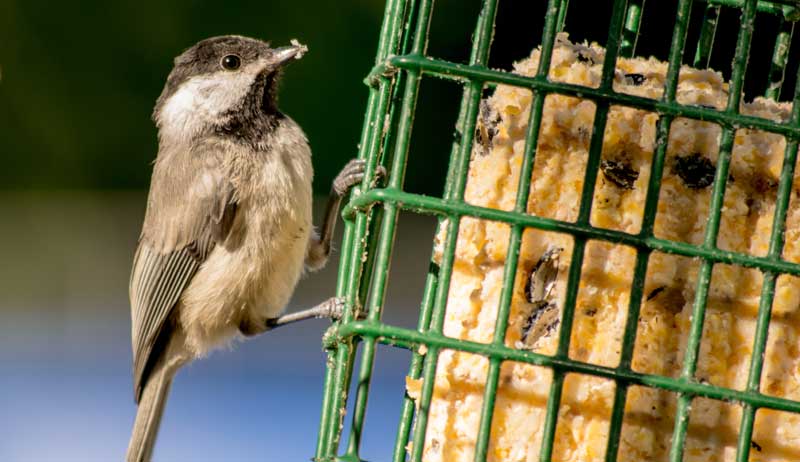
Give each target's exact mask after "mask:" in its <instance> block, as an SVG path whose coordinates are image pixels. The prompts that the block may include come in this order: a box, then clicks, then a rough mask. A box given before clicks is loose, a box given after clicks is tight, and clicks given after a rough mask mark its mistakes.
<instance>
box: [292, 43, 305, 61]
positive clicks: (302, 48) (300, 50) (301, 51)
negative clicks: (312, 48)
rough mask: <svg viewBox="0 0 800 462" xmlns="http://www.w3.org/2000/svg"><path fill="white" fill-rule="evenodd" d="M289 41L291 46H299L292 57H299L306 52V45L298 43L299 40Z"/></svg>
mask: <svg viewBox="0 0 800 462" xmlns="http://www.w3.org/2000/svg"><path fill="white" fill-rule="evenodd" d="M289 43H291V44H292V46H293V47H297V48H299V50H298V51H297V53H296V54H295V55H294V59H300V58H302V57H303V55H304V54H306V53H308V47H307V46H305V45H303V44H302V43H300V41H299V40H297V39H291V40H290V41H289Z"/></svg>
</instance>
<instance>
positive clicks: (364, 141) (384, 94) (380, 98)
mask: <svg viewBox="0 0 800 462" xmlns="http://www.w3.org/2000/svg"><path fill="white" fill-rule="evenodd" d="M406 3H407V1H404V0H389V1H387V4H386V9H385V12H384V19H383V25H382V27H381V33H380V37H379V40H378V50H377V53H376V63H382V62H383V60H385V59H386V58H387V57H388V56H389V55H390V54H392V53H393V52H396V49H397V45H398V39H399V33H398V30H399V28H400V27H401V26H402V22H403V19H404V15H403V14H402V12H403V11H404V7H405V5H406ZM390 92H391V82H390V81H389V80H388V79H382V81H381V82H380V87H379V88H377V89H376V88H370V92H369V101H368V105H367V113H366V115H365V119H364V126H363V129H362V135H361V143H360V149H359V158H362V159H368V160H369V159H370V158H371V157H372V158H375V159H377V156H371V155H370V153H371V152H373V151H375V150H376V149H378V148H379V144H380V140H379V139H377V140H376V139H375V138H376V137H377V133H376V132H377V131H375V130H371V125H372V124H374V123H375V122H376V120H381V119H382V117H383V115H384V114H385V113H386V106H387V103H388V99H389V96H390ZM378 133H379V132H378ZM370 164H371V165H370ZM374 168H375V165H374V161H373V162H369V163H368V166H367V172H365V173H366V175H365V176H366V177H367V178H371V175H373V174H374ZM366 227H367V220H366V216H365V214H364V213H359V214H358V215H357V217H356V222H355V223H352V222H349V221H348V222H346V223H345V235H344V240H343V245H342V258H341V263H340V267H339V279H338V282H337V295H338V296H343V295H344V296H346V299H347V302H348V306H349V307H351V308H356V303H357V302H356V301H355V300H354V294H356V293H357V291H358V289H357V287H355V286H357V284H358V277H357V276H358V272H357V269H356V270H355V271H354V268H353V266H354V264H357V262H358V261H359V260H358V257H360V255H356V258H354V254H359V253H360V252H359V250H358V249H359V247H361V246H360V245H358V243H360V242H361V241H363V239H362V236H363V235H364V232H365V230H366ZM354 274H355V276H356V278H355V280H354V278H353V276H354ZM352 311H354V310H353V309H351V310H347V312H346V313H345V315H344V320H343V321H345V322H346V321H349V320H350V319H352ZM354 352H355V350H354V345H353V344H352V342H342V343H340V344H339V345H338V346H337V348H336V350H335V351H334V352H330V353H329V358H330V357H331V356H333V355H334V354H335V361H334V365H333V367H329V368H328V371H327V372H326V377H325V384H326V388H325V396H324V397H323V410H322V413H321V414H322V416H321V419H320V435H319V440H318V444H317V451H316V457H317V459H326V458H330V457H333V456H334V454H335V451H336V450H337V447H338V440H339V436H340V431H341V422H342V419H343V417H344V416H343V415H342V413H341V412H339V411H340V409H342V408H343V407H344V403H345V399H346V394H347V390H348V387H349V382H350V377H351V371H352V365H353V358H354Z"/></svg>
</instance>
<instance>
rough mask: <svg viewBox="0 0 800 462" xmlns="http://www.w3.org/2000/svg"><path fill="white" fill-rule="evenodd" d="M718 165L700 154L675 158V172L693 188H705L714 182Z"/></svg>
mask: <svg viewBox="0 0 800 462" xmlns="http://www.w3.org/2000/svg"><path fill="white" fill-rule="evenodd" d="M715 171H716V167H715V166H714V164H713V163H711V161H710V160H708V159H707V158H706V157H703V156H701V155H700V154H697V153H694V154H691V155H688V156H683V157H678V158H677V159H676V160H675V173H677V174H678V176H679V177H680V178H681V180H683V183H684V184H685V185H686V186H687V187H689V188H691V189H703V188H706V187H708V186H710V185H711V184H712V183H714V172H715Z"/></svg>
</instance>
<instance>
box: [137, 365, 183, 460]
mask: <svg viewBox="0 0 800 462" xmlns="http://www.w3.org/2000/svg"><path fill="white" fill-rule="evenodd" d="M178 367H179V365H178V364H175V361H169V360H167V361H163V360H162V361H159V362H158V363H157V364H156V367H155V368H153V372H152V374H151V375H150V377H148V379H147V382H146V383H145V385H144V389H143V390H142V395H141V397H140V398H139V409H138V410H137V411H136V421H135V422H134V424H133V432H132V433H131V441H130V443H128V455H127V457H126V460H127V462H149V461H150V457H151V456H152V454H153V446H155V444H156V436H157V435H158V427H159V425H160V424H161V416H162V415H163V414H164V406H165V405H166V404H167V396H168V395H169V389H170V386H171V385H172V378H173V377H174V376H175V373H176V372H177V371H178Z"/></svg>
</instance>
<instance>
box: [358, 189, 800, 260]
mask: <svg viewBox="0 0 800 462" xmlns="http://www.w3.org/2000/svg"><path fill="white" fill-rule="evenodd" d="M383 202H394V203H396V204H398V206H399V207H400V208H401V209H404V210H409V211H412V212H416V213H426V214H432V215H443V216H449V215H456V216H469V217H474V218H480V219H485V220H492V221H498V222H502V223H508V224H512V225H521V226H524V227H526V228H537V229H542V230H545V231H554V232H558V233H567V234H572V235H574V236H578V237H582V238H586V239H598V240H603V241H608V242H611V243H614V244H623V245H628V246H631V247H635V248H649V249H651V250H658V251H660V252H666V253H670V254H675V255H681V256H685V257H699V258H704V259H707V260H711V261H713V262H715V263H724V264H730V265H739V266H744V267H747V268H760V269H764V270H771V271H776V272H779V273H786V274H792V275H795V276H800V264H797V263H791V262H787V261H784V260H780V259H770V258H767V257H757V256H754V255H747V254H743V253H739V252H732V251H729V250H722V249H718V248H713V249H706V248H703V247H699V246H696V245H693V244H688V243H684V242H676V241H670V240H667V239H659V238H655V237H647V236H643V235H641V234H640V235H635V234H628V233H625V232H622V231H616V230H612V229H606V228H597V227H594V226H591V225H578V224H576V223H570V222H566V221H560V220H555V219H552V218H544V217H537V216H533V215H519V214H516V213H514V212H509V211H505V210H498V209H491V208H487V207H480V206H477V205H472V204H467V203H465V202H462V201H452V200H446V199H440V198H438V197H431V196H424V195H420V194H413V193H407V192H403V191H397V190H390V189H372V190H370V191H368V192H366V193H364V194H361V195H360V196H358V197H357V198H355V199H353V200H352V201H351V202H350V204H348V206H347V207H346V210H350V211H351V212H352V211H355V210H359V209H364V208H369V207H370V206H372V205H373V204H376V203H383Z"/></svg>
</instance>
